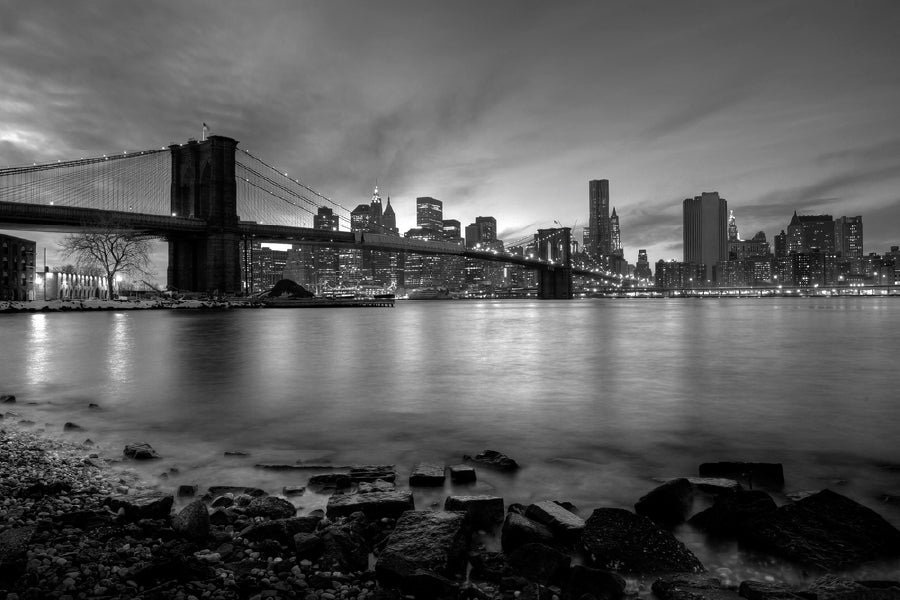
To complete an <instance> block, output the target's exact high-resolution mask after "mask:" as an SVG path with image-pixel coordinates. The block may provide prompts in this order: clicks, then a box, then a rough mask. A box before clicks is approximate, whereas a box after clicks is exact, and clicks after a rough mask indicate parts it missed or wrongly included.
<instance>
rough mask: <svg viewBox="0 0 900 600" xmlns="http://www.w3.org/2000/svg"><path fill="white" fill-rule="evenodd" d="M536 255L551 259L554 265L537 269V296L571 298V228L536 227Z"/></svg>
mask: <svg viewBox="0 0 900 600" xmlns="http://www.w3.org/2000/svg"><path fill="white" fill-rule="evenodd" d="M535 242H537V244H536V245H537V251H538V256H539V257H540V258H541V259H543V260H552V261H553V262H554V265H552V266H550V267H549V268H546V269H539V270H538V275H539V277H540V279H539V280H538V296H540V297H541V298H547V299H551V298H555V299H560V300H571V299H572V256H571V247H572V230H571V228H569V227H561V228H558V229H538V232H537V235H536V236H535Z"/></svg>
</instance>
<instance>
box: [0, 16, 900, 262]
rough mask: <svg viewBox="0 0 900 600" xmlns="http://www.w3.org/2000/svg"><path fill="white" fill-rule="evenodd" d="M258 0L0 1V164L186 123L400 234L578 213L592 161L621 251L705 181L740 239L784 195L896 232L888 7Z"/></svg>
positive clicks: (672, 247) (572, 218)
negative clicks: (449, 224) (441, 208)
mask: <svg viewBox="0 0 900 600" xmlns="http://www.w3.org/2000/svg"><path fill="white" fill-rule="evenodd" d="M263 6H264V7H268V8H269V10H260V9H258V8H257V7H252V8H251V7H248V6H245V5H241V4H235V5H225V4H222V3H208V4H205V3H191V4H189V5H186V6H181V5H175V4H165V5H163V4H152V3H151V4H142V5H140V6H138V7H135V6H122V5H120V4H117V3H104V2H99V3H92V4H90V5H87V6H77V7H75V6H73V5H71V4H68V3H63V2H48V3H40V4H23V5H16V6H15V7H14V10H13V7H12V6H10V5H7V7H5V8H2V9H0V10H2V13H3V15H2V16H3V18H2V19H0V21H2V23H3V25H2V26H0V27H2V31H3V35H2V36H0V48H2V50H3V52H2V53H0V56H2V57H3V58H2V59H0V75H2V77H3V79H4V82H6V84H7V85H6V88H5V90H4V102H3V103H2V104H0V163H2V164H4V165H5V164H22V163H26V162H33V161H47V160H56V159H58V158H61V159H65V158H72V157H77V156H82V155H99V154H103V153H106V152H112V151H120V152H121V151H122V150H125V149H129V150H133V149H142V148H145V147H154V146H157V145H164V144H168V143H170V142H173V141H183V140H184V139H185V138H186V137H188V136H192V135H193V136H198V137H199V135H200V125H201V123H203V122H205V123H209V125H210V127H211V130H212V132H213V133H220V134H223V135H229V136H232V137H235V138H236V139H238V140H239V141H240V143H241V147H244V148H248V149H251V150H253V151H254V152H256V153H258V154H260V155H264V156H266V157H268V158H270V159H271V158H272V157H278V158H279V160H278V166H279V167H280V168H284V169H286V170H288V171H289V172H291V173H292V174H294V173H295V174H296V175H297V176H299V177H301V178H303V179H304V180H305V181H308V182H309V183H310V184H313V185H314V186H315V187H316V188H317V189H322V190H324V191H326V193H328V195H329V196H331V197H333V198H335V199H336V200H337V201H339V202H341V203H342V204H344V205H345V206H348V207H352V206H355V205H356V204H358V203H359V202H362V201H364V200H365V199H366V198H367V196H368V193H369V190H371V189H372V187H373V184H374V182H375V180H376V179H377V180H378V182H379V183H380V187H381V188H382V190H383V192H384V196H385V197H387V196H390V197H391V198H392V203H393V205H394V206H395V208H396V212H397V226H398V228H399V229H400V230H401V231H406V230H408V229H410V228H412V227H414V224H415V214H414V210H413V209H412V207H413V205H414V202H415V199H416V198H417V197H423V196H432V197H434V198H436V199H439V200H441V201H442V202H444V205H445V207H446V215H447V216H448V217H450V218H455V219H459V220H460V221H461V222H470V221H471V219H473V218H474V217H475V216H476V215H483V214H490V215H493V216H495V217H496V218H497V221H498V227H499V231H498V237H500V238H506V239H510V238H521V237H523V236H524V235H527V234H529V233H532V232H533V231H534V230H536V229H537V228H540V227H550V226H552V223H553V222H554V221H559V222H560V223H562V224H564V225H566V226H572V225H575V224H576V223H577V224H578V225H579V226H581V225H583V224H584V223H585V222H586V220H587V218H588V214H587V212H588V211H587V207H586V206H585V193H584V187H585V185H584V182H586V181H590V180H592V179H608V180H609V181H610V182H611V185H610V188H611V189H610V206H611V207H612V206H615V207H616V209H617V214H618V216H619V217H620V219H621V237H622V240H621V242H622V246H623V247H624V249H625V257H626V259H627V260H628V261H629V262H630V263H634V262H635V261H636V258H637V251H638V249H639V248H647V249H648V253H649V255H650V257H651V260H653V261H655V260H657V259H659V258H665V259H670V258H678V257H679V256H681V253H682V243H681V239H682V232H681V224H680V222H681V219H680V215H679V213H680V208H681V207H680V205H681V203H682V201H683V200H684V199H685V198H688V197H694V196H696V195H698V194H701V193H702V192H704V191H718V192H719V193H720V194H722V195H723V196H724V197H727V198H728V199H729V206H730V207H732V208H733V209H734V210H735V212H736V214H737V216H738V218H739V220H740V222H741V229H742V231H743V232H744V233H745V235H749V234H750V233H752V232H756V231H760V230H762V231H765V232H766V233H767V235H768V236H769V237H770V238H771V237H772V236H774V235H775V234H776V233H777V232H778V231H780V230H781V229H783V228H784V227H785V225H786V224H787V222H788V219H789V216H790V214H792V213H793V212H794V211H795V210H796V211H798V212H799V213H801V214H816V213H828V214H834V215H835V216H838V215H863V216H864V217H865V218H866V222H867V229H866V250H867V251H876V252H883V251H884V250H886V249H887V248H888V247H889V246H890V245H894V244H896V243H897V236H898V234H897V231H896V225H895V224H896V223H897V222H900V193H898V192H897V190H898V189H900V137H898V136H897V135H896V133H894V132H895V131H896V124H897V122H900V108H898V107H900V68H898V66H900V41H898V39H897V36H896V35H895V31H896V30H897V29H898V25H900V7H898V6H897V5H896V4H895V3H893V2H875V1H873V2H867V3H863V4H854V5H849V4H847V3H842V2H819V1H816V2H806V1H800V2H794V3H789V4H788V3H754V4H749V3H741V4H737V3H730V4H727V5H723V4H721V3H714V2H697V1H690V2H687V1H686V2H679V3H659V2H630V3H627V4H625V3H616V2H611V3H604V4H597V3H580V2H575V3H567V4H564V5H549V4H546V3H529V2H526V3H515V4H513V3H507V2H498V3H492V4H491V5H490V6H488V7H484V6H481V5H476V4H474V3H471V4H469V3H454V4H453V5H442V4H436V3H407V2H382V3H378V4H374V5H370V4H363V3H357V4H349V3H348V4H340V5H334V4H314V3H310V4H303V5H293V4H282V3H271V4H267V5H263ZM232 23H238V24H237V25H232ZM576 237H577V235H576ZM50 249H51V251H52V249H53V247H52V246H50Z"/></svg>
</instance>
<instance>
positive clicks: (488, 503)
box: [444, 496, 504, 529]
mask: <svg viewBox="0 0 900 600" xmlns="http://www.w3.org/2000/svg"><path fill="white" fill-rule="evenodd" d="M444 510H457V511H462V512H464V513H466V517H467V518H468V519H469V523H470V524H471V526H472V527H473V528H475V529H491V528H492V527H494V526H496V525H499V524H500V523H502V522H503V513H504V509H503V498H500V497H498V496H449V497H448V498H447V500H446V501H445V502H444Z"/></svg>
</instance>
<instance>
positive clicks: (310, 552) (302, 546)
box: [294, 533, 324, 561]
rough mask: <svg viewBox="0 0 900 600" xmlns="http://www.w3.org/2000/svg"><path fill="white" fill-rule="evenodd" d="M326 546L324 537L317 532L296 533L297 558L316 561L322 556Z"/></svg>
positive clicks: (295, 547) (295, 548)
mask: <svg viewBox="0 0 900 600" xmlns="http://www.w3.org/2000/svg"><path fill="white" fill-rule="evenodd" d="M323 550H324V546H323V544H322V538H320V537H319V536H318V535H316V534H315V533H298V534H296V535H294V552H295V553H296V555H297V560H311V561H316V560H318V559H319V557H320V556H322V551H323Z"/></svg>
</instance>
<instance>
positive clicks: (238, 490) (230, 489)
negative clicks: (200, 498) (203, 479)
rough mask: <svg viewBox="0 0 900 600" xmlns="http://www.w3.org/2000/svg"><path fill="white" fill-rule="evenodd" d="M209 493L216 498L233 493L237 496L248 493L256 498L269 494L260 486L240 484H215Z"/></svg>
mask: <svg viewBox="0 0 900 600" xmlns="http://www.w3.org/2000/svg"><path fill="white" fill-rule="evenodd" d="M207 493H208V494H209V495H210V496H212V497H213V498H215V497H216V496H224V495H225V494H233V495H234V496H237V495H239V494H247V495H248V496H253V497H254V498H258V497H260V496H268V494H267V493H266V492H265V491H264V490H261V489H259V488H255V487H244V486H239V485H214V486H211V487H210V488H209V490H207Z"/></svg>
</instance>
